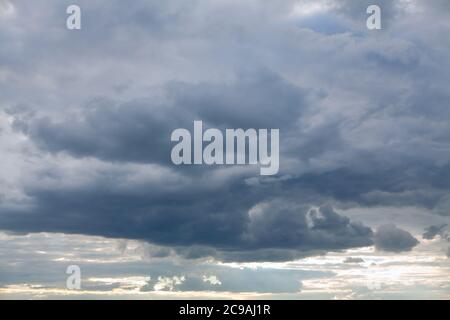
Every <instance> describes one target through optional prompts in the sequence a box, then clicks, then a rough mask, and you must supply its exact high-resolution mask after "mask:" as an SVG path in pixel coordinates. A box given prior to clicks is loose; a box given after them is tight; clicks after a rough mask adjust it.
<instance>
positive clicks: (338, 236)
mask: <svg viewBox="0 0 450 320" xmlns="http://www.w3.org/2000/svg"><path fill="white" fill-rule="evenodd" d="M74 3H76V4H78V5H79V6H80V7H81V12H82V15H81V18H82V19H81V21H82V29H81V30H68V29H67V28H66V18H67V14H66V8H67V6H68V5H70V4H74ZM370 4H378V5H379V6H380V7H381V13H382V15H381V18H382V30H368V29H367V27H366V18H367V17H368V15H367V14H366V9H367V7H368V6H369V5H370ZM449 14H450V2H449V1H447V0H431V1H424V0H423V1H420V0H399V1H388V0H383V1H382V0H378V1H368V0H363V1H351V0H345V1H342V0H340V1H338V0H319V1H317V0H315V1H312V0H296V1H294V0H292V1H291V0H270V1H262V0H248V1H241V0H239V1H238V0H218V1H206V0H205V1H203V0H196V1H188V2H186V1H171V0H169V1H141V0H136V1H132V2H127V3H125V2H124V1H118V0H117V1H116V0H109V1H103V0H97V1H85V0H78V1H56V0H40V1H33V2H30V1H25V0H14V1H12V0H0V154H1V159H0V164H1V166H0V298H3V299H5V298H6V299H7V298H14V297H20V298H30V297H31V298H49V297H58V298H60V297H74V296H75V297H84V298H105V297H108V298H116V297H117V298H128V297H131V298H180V297H181V298H190V297H202V298H220V297H232V298H236V297H237V298H259V297H262V298H299V299H301V298H324V299H332V298H354V299H356V298H436V299H449V298H450V277H449V274H450V259H449V256H450V236H449V233H450V227H448V226H447V225H450V125H449V123H450V89H449V83H450V59H449V58H448V57H449V56H450V41H449V40H448V34H449V33H450V21H449V20H448V16H449ZM194 120H201V121H203V124H204V126H205V127H209V128H219V129H225V128H244V129H248V128H257V129H258V128H278V129H280V170H279V172H278V174H277V175H275V176H271V177H264V176H260V175H259V169H258V168H257V166H212V167H211V166H193V167H189V166H175V165H174V164H173V163H172V162H171V159H170V152H171V148H172V146H173V144H172V143H171V141H170V134H171V132H172V131H173V130H174V129H177V128H187V129H190V130H192V128H193V121H194ZM71 264H76V265H79V266H80V267H81V270H82V290H80V291H69V290H67V289H66V288H65V279H66V277H67V275H66V273H65V271H66V267H67V266H69V265H71Z"/></svg>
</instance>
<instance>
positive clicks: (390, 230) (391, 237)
mask: <svg viewBox="0 0 450 320" xmlns="http://www.w3.org/2000/svg"><path fill="white" fill-rule="evenodd" d="M374 243H375V247H376V248H377V249H379V250H383V251H388V252H402V251H411V250H412V249H413V248H414V247H415V246H416V245H418V244H419V241H418V240H417V239H416V238H414V237H413V236H412V235H411V234H410V233H409V232H408V231H405V230H402V229H399V228H397V227H396V226H395V225H393V224H387V225H383V226H381V227H379V228H378V229H377V231H376V232H375V235H374Z"/></svg>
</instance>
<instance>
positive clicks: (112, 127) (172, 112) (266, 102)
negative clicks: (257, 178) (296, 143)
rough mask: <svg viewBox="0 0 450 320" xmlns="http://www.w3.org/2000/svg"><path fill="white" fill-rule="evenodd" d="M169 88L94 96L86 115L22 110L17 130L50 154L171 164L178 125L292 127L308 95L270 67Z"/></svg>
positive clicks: (17, 121)
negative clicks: (157, 94) (129, 97)
mask: <svg viewBox="0 0 450 320" xmlns="http://www.w3.org/2000/svg"><path fill="white" fill-rule="evenodd" d="M164 92H165V95H167V97H166V99H165V100H168V101H170V102H165V103H164V102H158V101H155V98H154V97H151V96H150V97H149V98H144V99H141V100H136V101H129V102H126V103H117V102H115V101H112V100H111V99H107V98H104V99H95V100H93V101H90V102H89V103H88V104H87V105H86V106H85V107H84V108H83V109H82V114H81V115H79V116H77V115H74V114H68V115H66V116H64V117H63V119H58V120H53V119H52V118H51V117H49V116H41V117H39V116H35V117H31V118H30V116H27V115H28V114H27V113H24V112H21V110H20V109H19V110H14V111H10V113H14V114H15V116H16V121H15V123H14V126H15V128H17V129H19V130H21V131H23V132H24V133H26V134H27V135H28V136H29V138H30V139H32V140H33V141H34V142H35V143H36V144H37V145H38V146H39V147H41V148H42V149H44V150H47V151H50V152H61V151H66V152H68V153H70V154H71V155H74V156H77V157H86V156H91V157H97V158H100V159H103V160H111V161H134V162H147V163H154V162H158V163H165V164H166V165H170V150H171V147H172V145H171V144H170V135H171V132H172V131H173V130H175V129H177V128H187V129H189V130H192V127H193V122H194V120H202V121H204V122H205V126H209V127H215V128H243V129H248V128H283V129H282V130H286V131H289V128H290V127H291V126H292V124H293V122H294V121H295V119H296V118H297V117H298V116H299V114H300V113H301V111H302V109H305V108H306V100H307V99H308V97H307V93H306V92H305V91H304V90H302V89H301V88H298V87H296V86H294V85H292V84H290V83H289V82H287V81H285V80H283V79H282V78H281V77H280V76H278V75H276V74H273V73H270V72H268V71H259V72H255V73H251V74H242V79H240V80H239V81H237V82H236V83H233V84H230V85H211V84H200V85H189V84H183V83H171V84H169V85H168V86H167V87H166V88H164ZM274 105H276V106H277V107H276V108H273V106H274ZM22 114H23V116H22Z"/></svg>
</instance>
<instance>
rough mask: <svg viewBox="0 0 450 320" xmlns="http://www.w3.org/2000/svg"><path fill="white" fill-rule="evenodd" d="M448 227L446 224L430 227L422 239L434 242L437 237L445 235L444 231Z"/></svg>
mask: <svg viewBox="0 0 450 320" xmlns="http://www.w3.org/2000/svg"><path fill="white" fill-rule="evenodd" d="M445 227H447V225H446V224H441V225H438V226H429V227H428V228H427V229H426V230H425V232H424V233H423V235H422V238H424V239H427V240H433V239H434V238H435V237H436V236H437V235H443V234H444V233H443V231H444V229H445Z"/></svg>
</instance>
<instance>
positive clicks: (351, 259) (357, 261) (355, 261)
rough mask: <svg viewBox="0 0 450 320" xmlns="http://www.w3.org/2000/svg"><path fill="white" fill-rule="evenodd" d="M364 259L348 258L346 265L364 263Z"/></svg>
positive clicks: (345, 261)
mask: <svg viewBox="0 0 450 320" xmlns="http://www.w3.org/2000/svg"><path fill="white" fill-rule="evenodd" d="M362 262H364V259H362V258H358V257H347V258H345V260H344V263H362Z"/></svg>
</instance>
